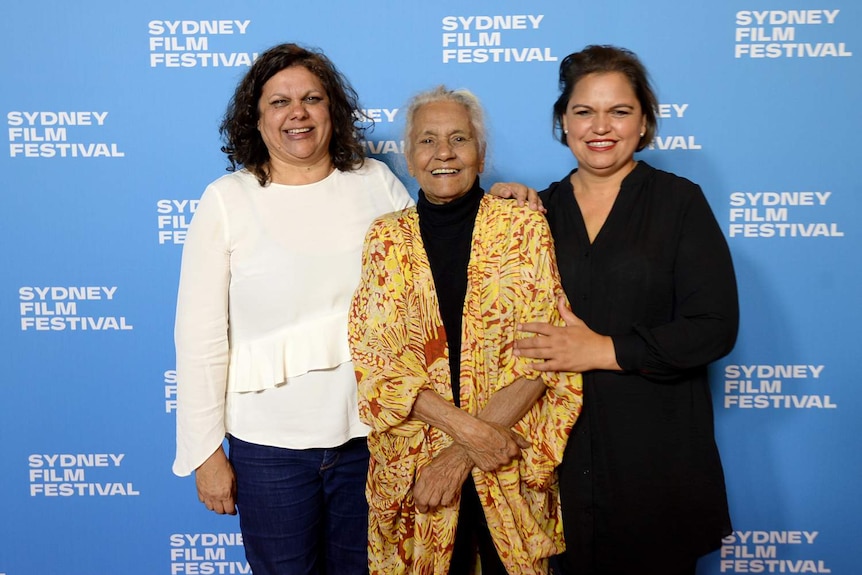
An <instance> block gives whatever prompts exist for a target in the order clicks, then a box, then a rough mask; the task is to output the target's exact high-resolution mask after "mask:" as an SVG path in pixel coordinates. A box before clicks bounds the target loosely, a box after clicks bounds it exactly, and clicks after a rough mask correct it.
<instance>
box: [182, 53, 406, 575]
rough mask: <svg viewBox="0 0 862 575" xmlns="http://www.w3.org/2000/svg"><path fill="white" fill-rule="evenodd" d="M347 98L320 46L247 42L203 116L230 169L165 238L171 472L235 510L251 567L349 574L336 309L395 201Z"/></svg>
mask: <svg viewBox="0 0 862 575" xmlns="http://www.w3.org/2000/svg"><path fill="white" fill-rule="evenodd" d="M358 109H359V108H358V103H357V97H356V93H355V92H354V91H353V89H352V88H351V87H350V84H349V83H348V82H347V80H346V79H345V78H344V77H343V76H342V75H341V74H340V73H339V72H338V70H337V69H336V68H335V67H334V65H333V64H332V63H331V62H330V61H329V60H328V59H327V58H326V56H324V55H323V54H321V53H319V52H315V51H311V50H307V49H305V48H302V47H299V46H297V45H294V44H282V45H279V46H275V47H274V48H271V49H270V50H268V51H266V52H265V53H263V54H261V56H260V57H259V58H258V59H257V60H256V61H255V63H254V65H253V66H252V67H251V68H250V70H249V71H248V73H247V74H246V76H245V77H244V78H243V79H242V80H241V81H240V83H239V85H238V86H237V89H236V92H235V94H234V96H233V99H232V100H231V102H230V104H229V106H228V109H227V113H226V115H225V119H224V121H223V123H222V125H221V133H222V136H223V138H224V140H225V142H226V144H225V146H224V147H223V148H222V151H224V152H225V153H226V154H227V156H228V159H229V161H230V165H231V167H230V168H229V171H231V172H232V173H230V174H229V175H226V176H224V177H222V178H219V179H218V180H216V181H215V182H213V183H212V184H210V185H209V187H207V189H206V191H205V192H204V194H203V196H202V198H201V201H200V204H199V206H198V209H197V211H196V213H195V217H194V219H193V221H192V224H191V227H190V228H189V233H188V237H187V240H186V243H185V247H184V250H183V262H182V272H181V277H180V287H179V295H178V301H177V319H176V334H175V336H176V349H177V378H178V401H179V404H178V410H177V453H176V460H175V461H174V466H173V470H174V473H176V474H178V475H182V476H185V475H189V474H190V473H192V472H194V473H195V481H196V485H197V490H198V497H199V499H200V500H201V502H203V503H204V505H206V507H207V509H210V510H212V511H214V512H216V513H230V514H234V513H236V512H237V509H238V510H239V514H240V527H241V530H242V533H243V540H244V544H245V548H246V556H247V558H248V561H249V564H250V566H251V568H252V570H253V572H254V573H255V575H267V574H287V573H290V574H292V573H339V574H347V575H349V574H352V573H366V572H367V559H366V541H367V535H366V533H367V516H368V515H367V505H366V502H365V495H364V489H365V475H366V471H367V467H368V450H367V447H366V444H365V437H366V435H367V432H368V428H367V427H366V426H365V425H364V424H362V423H361V422H360V421H359V417H358V409H357V401H356V379H355V377H354V371H353V365H352V364H351V361H350V349H349V347H348V344H347V312H348V308H349V305H350V299H351V296H352V294H353V290H354V289H355V287H356V285H357V283H358V280H359V272H360V263H361V249H362V244H363V238H364V236H365V232H366V230H367V228H368V225H369V224H370V222H371V221H372V220H374V219H375V218H376V217H377V216H380V215H382V214H384V213H387V212H391V211H395V210H398V209H402V208H405V207H407V206H408V205H410V204H412V200H411V199H410V196H409V195H408V194H407V192H406V190H405V189H404V186H403V185H402V184H401V183H400V182H399V181H398V180H397V179H396V178H395V176H393V174H392V173H391V172H390V171H389V169H388V168H387V167H386V166H385V165H384V164H382V163H380V162H378V161H376V160H373V159H366V158H364V154H363V148H362V146H361V141H360V138H361V135H362V134H361V130H358V129H357V127H356V126H355V117H356V114H357V111H358ZM225 436H227V437H228V440H229V443H230V449H229V453H230V460H228V458H227V456H226V455H225V451H224V449H223V447H222V444H223V440H224V438H225Z"/></svg>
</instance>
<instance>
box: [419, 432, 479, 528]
mask: <svg viewBox="0 0 862 575" xmlns="http://www.w3.org/2000/svg"><path fill="white" fill-rule="evenodd" d="M471 469H473V461H472V460H471V459H470V456H468V455H467V452H466V450H465V449H464V448H463V447H462V446H460V445H458V444H453V445H450V446H449V447H447V448H446V449H444V450H443V451H441V452H440V453H439V454H438V455H437V457H435V458H434V459H433V460H432V461H431V463H429V464H428V465H426V466H425V467H423V468H422V471H420V472H419V477H418V478H417V479H416V483H414V484H413V502H414V503H415V504H416V509H417V510H418V511H419V512H420V513H430V512H433V511H434V510H436V509H437V508H439V507H445V506H447V505H450V504H451V503H452V501H454V500H455V497H456V496H457V495H458V494H459V493H461V486H462V485H464V481H465V480H466V479H467V476H468V475H470V470H471Z"/></svg>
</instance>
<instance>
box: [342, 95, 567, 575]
mask: <svg viewBox="0 0 862 575" xmlns="http://www.w3.org/2000/svg"><path fill="white" fill-rule="evenodd" d="M406 121H407V126H406V139H405V155H406V158H407V165H408V169H409V171H410V173H411V175H412V176H414V177H415V178H416V179H417V180H418V182H419V185H420V186H421V189H420V191H419V201H418V204H417V207H416V208H415V209H409V210H406V211H402V212H400V213H395V214H391V215H388V216H384V217H382V218H379V219H377V220H376V221H375V222H374V224H373V225H372V226H371V229H370V230H369V231H368V234H367V236H366V244H365V251H364V255H363V269H362V281H361V284H360V287H359V288H358V290H357V291H356V294H355V295H354V298H353V305H352V308H351V313H350V324H349V340H350V345H351V348H352V352H353V361H354V365H355V367H356V374H357V379H358V382H359V401H360V416H361V417H362V419H363V421H365V422H366V423H368V424H369V425H370V426H371V427H372V431H371V433H370V435H369V439H368V442H369V449H370V451H371V463H370V468H369V475H368V487H367V496H368V500H369V504H370V520H369V562H370V566H371V572H372V573H375V574H381V575H383V574H385V575H393V574H400V573H423V574H432V573H434V574H445V573H451V574H461V573H464V574H466V573H473V572H474V570H475V568H474V564H475V561H476V553H477V551H478V555H479V558H480V559H481V568H482V573H483V574H484V575H493V574H496V573H502V574H504V573H511V574H516V573H517V574H539V573H545V572H546V571H547V560H546V558H547V557H549V556H551V555H553V554H555V553H558V552H559V551H560V550H561V549H562V546H563V542H562V537H561V535H562V533H561V527H560V519H559V517H558V498H557V488H556V480H555V471H554V470H555V467H556V466H557V464H558V463H559V461H560V458H561V457H562V453H563V450H564V447H565V444H566V440H567V438H568V434H569V430H570V428H571V426H572V425H573V423H574V421H575V419H576V417H577V415H578V413H579V411H580V406H581V395H580V377H579V376H578V375H576V374H571V373H569V374H564V375H557V374H552V373H545V374H541V373H539V372H537V371H535V370H534V369H532V367H531V365H530V363H529V362H527V361H523V360H520V359H518V358H516V357H515V356H514V354H513V351H514V338H515V329H516V326H517V324H518V323H521V322H533V321H540V322H550V323H552V324H556V323H559V322H560V318H559V315H558V312H557V310H556V305H555V304H556V299H557V297H558V295H559V294H560V293H561V289H560V285H559V281H558V274H557V270H556V265H555V263H554V255H553V245H552V242H551V238H550V233H549V231H548V228H547V225H546V223H545V221H544V218H543V217H542V216H541V215H540V214H538V213H535V212H530V211H529V210H527V209H525V208H519V207H518V206H516V205H515V203H514V202H507V201H503V200H500V199H498V198H492V197H490V196H485V194H484V193H483V191H482V189H481V188H480V187H479V174H480V173H481V172H482V170H483V167H484V155H485V138H484V127H483V126H484V124H483V121H482V111H481V108H480V106H479V104H478V102H477V100H476V99H475V97H474V96H472V94H470V93H469V92H466V91H463V90H458V91H448V90H446V89H445V88H443V87H440V88H438V89H436V90H433V91H430V92H427V93H423V94H420V95H419V96H417V97H416V98H414V99H413V101H412V102H411V103H410V105H409V108H408V110H407V120H406Z"/></svg>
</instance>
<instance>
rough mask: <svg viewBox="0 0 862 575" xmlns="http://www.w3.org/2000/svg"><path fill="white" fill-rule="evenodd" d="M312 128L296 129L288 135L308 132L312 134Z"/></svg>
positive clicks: (289, 131)
mask: <svg viewBox="0 0 862 575" xmlns="http://www.w3.org/2000/svg"><path fill="white" fill-rule="evenodd" d="M310 131H311V128H294V129H292V130H288V131H287V133H288V134H304V133H306V132H310Z"/></svg>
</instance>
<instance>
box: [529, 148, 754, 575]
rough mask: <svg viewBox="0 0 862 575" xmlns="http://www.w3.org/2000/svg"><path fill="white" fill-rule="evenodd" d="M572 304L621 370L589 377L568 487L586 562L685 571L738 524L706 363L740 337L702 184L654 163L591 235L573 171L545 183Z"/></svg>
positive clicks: (569, 525) (579, 558) (578, 559)
mask: <svg viewBox="0 0 862 575" xmlns="http://www.w3.org/2000/svg"><path fill="white" fill-rule="evenodd" d="M541 197H542V201H543V202H544V204H545V207H546V208H547V210H548V214H547V218H548V223H549V224H550V228H551V231H552V233H553V236H554V240H555V243H556V253H557V263H558V266H559V269H560V275H561V277H562V283H563V288H564V289H565V291H566V294H567V295H568V297H569V300H570V302H571V305H572V309H573V311H574V313H575V314H576V315H577V316H578V317H580V318H581V319H582V320H584V322H586V324H587V325H588V326H589V327H590V328H591V329H593V330H594V331H596V332H598V333H600V334H604V335H610V336H611V337H612V339H613V342H614V347H615V350H616V357H617V363H619V365H620V366H621V367H622V368H623V370H624V371H623V372H622V373H618V372H609V371H593V372H589V373H586V374H584V410H583V412H582V414H581V416H580V419H579V420H578V422H577V423H576V425H575V429H574V430H573V432H572V436H571V437H570V440H569V445H568V448H567V450H566V455H565V457H564V460H563V464H562V465H561V466H560V469H559V473H560V486H561V492H562V503H563V522H564V527H565V534H566V543H567V548H568V551H567V553H566V556H565V560H566V561H567V562H569V564H570V567H573V566H574V567H577V569H578V571H577V572H579V573H580V572H591V570H593V569H597V570H599V571H606V570H607V571H613V572H625V573H632V572H637V573H639V574H641V575H649V574H651V573H662V574H664V573H668V572H672V571H673V570H674V569H675V568H676V567H678V568H679V569H682V568H683V567H685V565H686V564H690V563H691V562H693V561H694V559H695V558H696V557H698V556H700V555H702V554H704V553H707V552H709V551H712V550H714V549H716V548H718V547H719V546H720V544H721V538H722V537H723V536H725V535H727V534H729V533H730V531H731V527H730V518H729V515H728V510H727V498H726V494H725V486H724V475H723V471H722V467H721V461H720V459H719V454H718V450H717V448H716V445H715V441H714V436H713V412H712V398H711V394H710V390H709V384H708V381H707V364H709V363H710V362H712V361H714V360H716V359H719V358H720V357H722V356H724V355H726V354H727V353H729V352H730V350H731V349H732V348H733V345H734V343H735V340H736V333H737V327H738V314H739V310H738V302H737V292H736V278H735V275H734V271H733V264H732V261H731V258H730V252H729V250H728V248H727V242H726V241H725V239H724V236H723V234H722V232H721V229H720V228H719V226H718V223H717V222H716V220H715V217H714V215H713V213H712V211H711V209H710V207H709V204H708V203H707V201H706V198H705V197H704V195H703V193H702V192H701V190H700V188H699V187H698V186H697V185H695V184H693V183H692V182H690V181H688V180H686V179H684V178H680V177H678V176H675V175H673V174H670V173H667V172H663V171H660V170H656V169H654V168H652V167H651V166H649V165H647V164H646V163H644V162H639V163H638V164H637V166H636V167H635V169H634V170H633V171H632V172H631V173H630V174H629V175H628V176H626V178H625V180H624V181H623V183H622V185H621V187H620V192H619V195H618V196H617V199H616V200H615V202H614V205H613V207H612V209H611V211H610V213H609V215H608V218H607V220H606V221H605V223H604V225H603V227H602V228H601V230H600V231H599V233H598V234H597V235H596V237H595V239H594V240H593V242H592V244H591V243H590V242H589V239H588V236H587V230H586V226H585V224H584V220H583V216H582V215H581V211H580V208H579V207H578V204H577V201H576V200H575V196H574V190H573V188H572V184H571V181H570V179H569V177H567V178H565V179H564V180H562V181H560V182H557V183H554V184H552V185H551V186H550V187H549V188H548V189H547V190H545V191H544V192H542V193H541Z"/></svg>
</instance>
